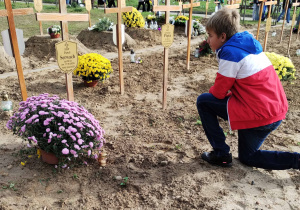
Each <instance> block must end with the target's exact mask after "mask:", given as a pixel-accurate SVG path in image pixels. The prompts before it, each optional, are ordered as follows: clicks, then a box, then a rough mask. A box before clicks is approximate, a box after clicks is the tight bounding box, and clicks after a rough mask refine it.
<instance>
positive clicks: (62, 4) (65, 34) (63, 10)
mask: <svg viewBox="0 0 300 210" xmlns="http://www.w3.org/2000/svg"><path fill="white" fill-rule="evenodd" d="M59 11H60V13H36V19H37V20H38V21H60V24H61V28H62V31H61V35H62V40H69V30H68V21H88V20H89V16H88V14H68V13H67V5H66V1H64V0H60V1H59ZM72 74H73V73H72V72H71V73H66V74H65V75H66V86H67V97H68V100H69V101H74V93H73V82H72Z"/></svg>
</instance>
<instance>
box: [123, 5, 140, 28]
mask: <svg viewBox="0 0 300 210" xmlns="http://www.w3.org/2000/svg"><path fill="white" fill-rule="evenodd" d="M122 19H123V22H124V24H125V26H126V27H138V28H144V26H145V20H144V18H143V16H142V14H141V13H140V12H139V11H138V10H137V9H136V8H134V7H133V8H132V12H123V13H122Z"/></svg>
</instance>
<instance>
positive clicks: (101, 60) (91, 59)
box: [73, 53, 113, 87]
mask: <svg viewBox="0 0 300 210" xmlns="http://www.w3.org/2000/svg"><path fill="white" fill-rule="evenodd" d="M78 59H79V62H78V66H77V68H76V69H75V70H74V72H73V73H74V74H75V75H78V76H81V77H82V79H83V81H84V84H85V85H86V86H88V87H93V86H95V85H97V83H98V81H104V80H106V79H107V78H109V77H110V74H111V73H112V72H113V69H112V68H111V63H110V61H109V60H108V59H107V58H105V57H103V56H102V55H100V54H97V53H88V54H84V55H82V56H78Z"/></svg>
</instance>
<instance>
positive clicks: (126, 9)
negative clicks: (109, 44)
mask: <svg viewBox="0 0 300 210" xmlns="http://www.w3.org/2000/svg"><path fill="white" fill-rule="evenodd" d="M122 1H123V3H122ZM122 4H123V5H124V6H123V5H122ZM131 11H132V7H126V5H125V0H118V7H116V8H106V9H105V10H104V12H105V14H109V13H117V14H118V18H117V45H118V58H119V80H120V93H121V95H123V94H124V78H123V52H122V31H121V30H122V29H121V24H122V12H131Z"/></svg>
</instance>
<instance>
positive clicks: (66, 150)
mask: <svg viewBox="0 0 300 210" xmlns="http://www.w3.org/2000/svg"><path fill="white" fill-rule="evenodd" d="M61 152H62V153H63V154H64V155H67V154H69V150H68V149H67V148H64V149H63V150H62V151H61Z"/></svg>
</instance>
